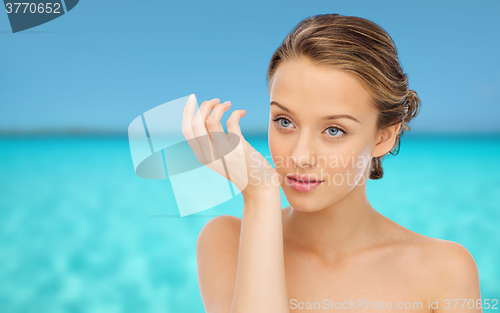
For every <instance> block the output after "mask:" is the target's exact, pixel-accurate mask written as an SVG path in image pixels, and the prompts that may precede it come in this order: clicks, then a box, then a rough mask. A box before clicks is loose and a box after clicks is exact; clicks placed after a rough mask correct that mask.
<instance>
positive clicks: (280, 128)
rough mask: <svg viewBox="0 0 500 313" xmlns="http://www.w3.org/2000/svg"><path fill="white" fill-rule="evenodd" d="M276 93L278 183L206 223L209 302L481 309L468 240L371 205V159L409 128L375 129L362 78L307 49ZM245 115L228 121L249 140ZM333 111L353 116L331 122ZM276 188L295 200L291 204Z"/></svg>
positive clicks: (284, 67) (237, 306) (319, 308)
mask: <svg viewBox="0 0 500 313" xmlns="http://www.w3.org/2000/svg"><path fill="white" fill-rule="evenodd" d="M270 98H271V106H270V124H269V132H268V134H269V148H270V152H271V156H272V158H273V161H274V164H275V168H276V170H275V171H273V170H269V172H267V173H262V176H260V177H261V178H263V177H264V176H265V174H267V175H271V176H272V175H276V174H277V175H279V177H280V178H281V181H280V182H279V186H278V188H277V185H276V184H273V183H268V182H266V183H264V180H262V182H263V183H262V184H261V185H259V186H258V188H257V187H255V189H252V188H253V187H252V188H250V187H249V188H250V189H249V190H248V191H249V192H247V193H244V192H242V194H243V197H244V208H243V218H242V219H240V218H237V217H234V216H229V215H224V216H218V217H216V218H213V219H212V220H210V221H209V222H208V223H207V224H206V225H205V226H204V227H203V229H202V231H201V232H200V234H199V237H198V242H197V247H196V253H197V264H198V278H199V286H200V292H201V296H202V299H203V303H204V306H205V311H206V312H209V313H223V312H224V313H225V312H275V313H276V312H294V311H306V312H325V310H327V309H335V305H337V309H342V310H355V311H358V312H362V311H374V310H375V311H379V310H380V309H381V308H380V307H378V308H377V304H378V305H384V307H383V308H387V305H388V302H390V303H391V305H392V309H396V308H399V307H401V310H404V312H436V313H442V312H481V311H482V309H481V308H480V306H479V304H478V302H479V301H480V300H479V301H478V299H481V293H480V285H479V275H478V270H477V266H476V263H475V261H474V259H473V257H472V256H471V254H470V253H469V252H468V251H467V249H466V248H465V247H463V246H462V245H460V244H458V243H454V242H451V241H446V240H440V239H435V238H431V237H427V236H423V235H420V234H417V233H415V232H413V231H410V230H408V229H406V228H404V227H403V226H401V225H399V224H397V223H395V222H393V221H391V220H389V219H388V218H386V217H385V216H383V215H382V214H380V213H378V212H377V211H376V210H375V209H374V208H373V207H372V206H371V205H370V202H369V201H368V198H367V196H366V181H367V178H368V173H369V170H370V166H369V165H370V162H371V158H372V157H376V156H382V155H385V154H387V153H388V152H389V151H390V150H391V148H392V147H393V146H394V143H395V138H396V135H397V132H398V130H399V127H401V125H400V124H396V125H393V126H391V127H388V128H386V129H383V130H380V131H379V130H377V129H376V127H375V125H376V124H375V123H376V118H377V111H376V110H375V109H374V108H373V107H372V106H371V102H370V100H371V98H370V94H369V92H368V90H367V89H366V88H365V87H364V85H363V84H362V83H361V82H360V81H359V80H358V79H357V78H356V77H355V76H353V75H352V74H350V73H347V72H344V71H341V70H336V69H332V68H327V67H322V66H318V65H315V64H313V63H312V62H310V61H309V60H308V59H306V58H300V59H295V60H288V61H285V62H284V63H282V64H281V65H280V66H279V68H278V70H277V72H276V74H275V77H274V80H273V82H272V87H271V90H270ZM214 102H216V103H214ZM206 103H207V104H206V112H210V110H211V109H212V108H214V109H213V113H211V114H212V115H213V114H215V115H216V116H217V117H216V118H215V119H217V120H219V121H220V117H221V116H222V114H221V112H222V113H223V112H224V111H226V110H227V109H228V105H230V103H229V104H228V103H226V104H219V103H218V100H215V101H214V100H212V101H211V102H210V101H208V102H206ZM274 103H277V104H274ZM204 104H205V102H204ZM204 104H202V106H201V107H203V106H204ZM201 107H200V110H201ZM237 112H240V111H235V112H233V115H234V118H230V119H229V120H228V124H227V126H228V127H227V129H228V131H231V132H235V133H238V134H239V135H240V136H241V138H243V136H242V135H241V131H240V130H239V126H238V122H239V118H240V117H241V116H242V114H241V112H240V113H237ZM206 114H207V115H208V113H206ZM335 114H347V115H350V116H352V117H354V118H355V119H356V120H357V121H354V120H352V119H349V118H336V119H329V120H325V119H323V117H325V116H331V115H335ZM233 115H232V116H231V117H233ZM208 118H209V117H208ZM277 118H278V120H276V121H273V119H277ZM214 124H215V123H210V124H206V127H207V130H208V131H210V128H211V127H212V126H210V125H214ZM198 127H200V126H199V125H198ZM247 151H249V150H247ZM332 156H335V160H337V161H338V162H337V163H334V162H333V159H332ZM353 159H354V160H355V162H352V160H353ZM266 170H267V167H266ZM291 174H299V175H304V174H306V175H316V177H317V178H318V179H323V180H324V181H323V182H322V184H321V185H320V186H318V187H317V188H315V189H313V190H311V191H308V192H299V191H296V190H294V189H293V188H292V187H291V186H290V184H289V183H288V180H287V178H286V176H287V175H291ZM341 178H343V179H341ZM268 181H269V179H268ZM279 187H281V188H282V189H283V192H284V194H285V195H286V197H287V200H288V202H289V203H290V206H288V207H286V208H284V209H281V198H280V191H279ZM387 196H389V197H390V196H391V191H390V190H388V191H387ZM404 209H405V208H401V210H404ZM430 218H432V217H430ZM454 299H461V300H458V301H457V300H454ZM330 301H331V302H330ZM360 301H363V302H362V303H361V302H360ZM382 301H383V302H382ZM436 301H437V306H436V303H435V302H436ZM353 302H354V303H357V304H358V305H359V306H358V307H357V308H355V307H353V304H352V303H353ZM367 302H371V303H372V307H371V308H370V304H367ZM336 303H337V304H336ZM382 303H383V304H382ZM419 303H421V304H419ZM430 303H433V304H432V306H431V307H429V304H430ZM472 303H473V305H472V307H473V308H471V304H472ZM339 304H340V306H341V307H340V308H339V307H338V306H339ZM327 305H328V306H329V307H327Z"/></svg>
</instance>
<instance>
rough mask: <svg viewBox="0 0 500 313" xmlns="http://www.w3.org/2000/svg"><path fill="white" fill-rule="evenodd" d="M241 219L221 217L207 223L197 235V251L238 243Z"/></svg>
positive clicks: (229, 216) (227, 216) (230, 216)
mask: <svg viewBox="0 0 500 313" xmlns="http://www.w3.org/2000/svg"><path fill="white" fill-rule="evenodd" d="M240 230H241V219H240V218H239V217H236V216H232V215H221V216H217V217H214V218H213V219H211V220H210V221H208V222H207V223H206V224H205V226H203V228H202V229H201V231H200V234H199V235H198V241H197V243H196V247H197V249H199V248H203V247H205V246H210V247H211V248H214V247H215V246H225V247H227V244H234V243H235V242H238V243H239V233H240Z"/></svg>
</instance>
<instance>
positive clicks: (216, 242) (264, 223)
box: [196, 189, 289, 313]
mask: <svg viewBox="0 0 500 313" xmlns="http://www.w3.org/2000/svg"><path fill="white" fill-rule="evenodd" d="M196 256H197V264H198V281H199V286H200V293H201V296H202V299H203V305H204V307H205V311H206V312H207V313H226V312H227V313H229V312H232V313H243V312H252V313H253V312H273V313H280V312H289V306H288V296H287V291H286V282H285V267H284V254H283V230H282V216H281V196H280V194H279V189H278V190H275V191H274V192H262V193H258V194H255V196H249V195H246V196H245V197H244V208H243V220H242V222H241V223H240V221H239V219H238V218H237V217H234V216H230V215H223V216H218V217H216V218H214V219H212V220H210V221H209V222H208V223H207V224H206V225H205V226H204V227H203V229H202V230H201V232H200V235H199V236H198V242H197V245H196Z"/></svg>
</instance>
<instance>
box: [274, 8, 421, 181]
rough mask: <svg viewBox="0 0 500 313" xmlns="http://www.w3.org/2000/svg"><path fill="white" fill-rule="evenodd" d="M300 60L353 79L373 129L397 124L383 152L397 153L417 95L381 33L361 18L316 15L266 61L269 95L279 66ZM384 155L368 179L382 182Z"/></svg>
mask: <svg viewBox="0 0 500 313" xmlns="http://www.w3.org/2000/svg"><path fill="white" fill-rule="evenodd" d="M299 57H307V58H309V59H310V60H311V61H312V62H313V63H314V64H318V65H325V66H331V67H334V68H337V69H342V70H345V71H348V72H350V73H353V74H355V75H356V77H358V78H359V79H360V80H361V81H362V82H363V83H364V84H365V85H366V86H367V88H368V90H369V92H370V95H371V96H372V99H373V105H374V107H375V108H376V109H377V110H378V112H379V115H378V118H377V129H384V128H386V127H389V126H392V125H395V124H397V123H400V122H401V128H400V130H399V132H398V134H397V137H396V140H395V143H394V146H393V147H392V148H391V150H390V151H389V152H388V153H390V154H392V155H397V154H398V153H399V148H400V137H401V135H402V134H403V132H404V131H409V130H410V127H409V126H408V125H407V124H408V123H409V122H410V120H411V119H413V118H414V117H416V116H417V114H418V109H419V107H421V103H420V99H419V97H418V96H417V93H416V92H415V91H414V90H409V89H408V77H407V75H406V74H405V73H403V70H402V68H401V65H400V63H399V59H398V54H397V50H396V46H395V44H394V42H393V40H392V38H391V37H390V36H389V34H388V33H387V32H386V31H385V30H384V29H383V28H381V27H380V26H378V25H377V24H375V23H374V22H371V21H369V20H366V19H364V18H361V17H356V16H344V15H339V14H319V15H315V16H312V17H308V18H306V19H304V20H302V21H301V22H300V23H299V24H297V26H295V28H294V29H293V30H292V31H291V32H290V33H289V34H288V35H287V36H286V38H285V39H284V40H283V42H282V43H281V45H280V47H279V48H278V49H277V50H276V52H275V53H274V54H273V56H272V58H271V61H270V64H269V68H268V71H267V77H266V80H267V82H268V86H269V92H270V90H271V86H272V82H273V77H274V74H275V72H276V70H277V68H278V66H279V64H280V63H281V62H283V61H285V60H293V59H297V58H299ZM388 153H386V154H385V155H387V154H388ZM385 155H382V156H379V157H373V158H372V163H371V167H370V175H369V179H380V178H382V176H383V175H384V171H383V168H382V162H381V161H382V158H383V157H384V156H385Z"/></svg>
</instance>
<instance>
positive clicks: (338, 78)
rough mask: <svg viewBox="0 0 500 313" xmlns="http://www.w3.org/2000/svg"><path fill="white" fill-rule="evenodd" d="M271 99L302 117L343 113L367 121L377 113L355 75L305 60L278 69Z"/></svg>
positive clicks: (301, 59)
mask: <svg viewBox="0 0 500 313" xmlns="http://www.w3.org/2000/svg"><path fill="white" fill-rule="evenodd" d="M270 97H271V100H273V101H277V102H278V103H280V104H283V105H284V106H286V107H287V108H289V109H291V110H292V111H293V112H297V113H298V112H300V113H301V114H302V113H303V112H305V111H304V110H306V111H307V112H315V113H318V114H320V115H328V114H330V113H331V114H341V113H344V114H352V115H354V116H355V117H356V118H358V119H360V120H363V119H365V120H366V119H367V118H368V115H370V114H373V113H374V112H376V111H375V110H374V108H373V107H372V105H371V104H370V103H371V96H370V94H369V92H368V90H367V89H366V87H365V86H364V85H363V84H362V83H361V82H360V81H359V80H358V78H357V77H356V76H354V74H351V73H348V72H345V71H343V70H340V69H335V68H333V67H327V66H323V65H315V64H313V63H312V62H311V61H309V60H308V59H306V58H300V59H296V60H287V61H284V62H283V63H281V64H280V65H279V66H278V69H277V70H276V72H275V76H274V79H273V82H272V85H271V90H270Z"/></svg>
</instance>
